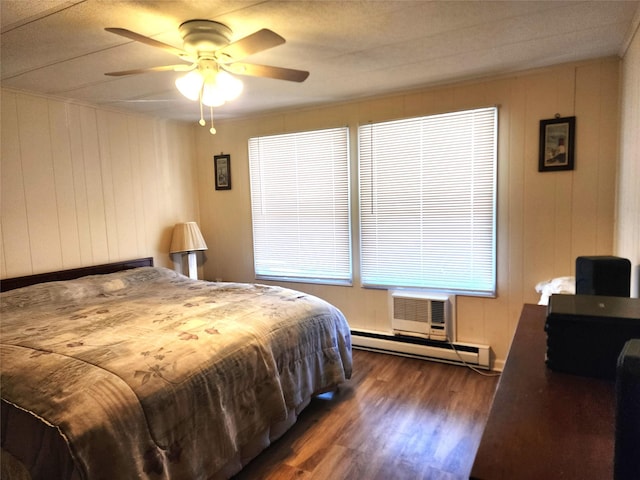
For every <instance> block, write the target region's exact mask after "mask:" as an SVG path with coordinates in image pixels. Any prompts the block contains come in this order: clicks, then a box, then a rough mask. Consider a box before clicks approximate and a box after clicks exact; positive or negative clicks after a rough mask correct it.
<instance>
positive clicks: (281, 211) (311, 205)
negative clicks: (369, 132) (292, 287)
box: [249, 127, 351, 283]
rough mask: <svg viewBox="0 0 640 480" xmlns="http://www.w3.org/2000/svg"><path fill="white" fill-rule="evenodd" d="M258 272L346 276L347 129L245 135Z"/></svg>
mask: <svg viewBox="0 0 640 480" xmlns="http://www.w3.org/2000/svg"><path fill="white" fill-rule="evenodd" d="M249 164H250V175H251V211H252V215H253V249H254V265H255V272H256V277H257V278H278V279H290V280H294V281H314V282H326V283H350V282H351V233H350V219H349V211H350V209H349V136H348V129H347V128H346V127H344V128H335V129H327V130H318V131H311V132H302V133H291V134H285V135H274V136H268V137H256V138H251V139H249Z"/></svg>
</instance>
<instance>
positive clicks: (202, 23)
mask: <svg viewBox="0 0 640 480" xmlns="http://www.w3.org/2000/svg"><path fill="white" fill-rule="evenodd" d="M179 31H180V35H181V36H182V39H183V40H184V49H185V50H186V51H187V52H189V53H193V54H196V55H197V54H198V53H200V52H207V53H208V52H215V51H216V50H218V49H219V48H222V47H224V46H225V45H228V44H229V43H230V42H231V35H232V32H231V29H230V28H229V27H227V26H226V25H223V24H222V23H218V22H214V21H213V20H189V21H187V22H184V23H183V24H181V25H180V27H179Z"/></svg>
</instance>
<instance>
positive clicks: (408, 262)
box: [358, 107, 497, 295]
mask: <svg viewBox="0 0 640 480" xmlns="http://www.w3.org/2000/svg"><path fill="white" fill-rule="evenodd" d="M358 136H359V156H360V157H359V159H360V228H361V238H360V243H361V256H362V258H361V274H362V282H363V284H364V285H368V286H400V287H427V288H433V289H443V290H452V291H459V292H465V293H469V294H477V295H493V294H495V276H496V274H495V271H496V267H495V263H496V262H495V223H496V216H495V211H496V142H497V109H496V108H494V107H492V108H483V109H478V110H469V111H463V112H455V113H448V114H443V115H433V116H428V117H421V118H413V119H406V120H400V121H392V122H384V123H375V124H369V125H363V126H361V127H360V128H359V131H358Z"/></svg>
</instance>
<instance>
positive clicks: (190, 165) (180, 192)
mask: <svg viewBox="0 0 640 480" xmlns="http://www.w3.org/2000/svg"><path fill="white" fill-rule="evenodd" d="M0 166H1V170H0V175H1V188H2V191H1V197H0V202H1V203H0V208H1V215H2V216H1V222H0V226H1V232H0V238H1V241H0V260H1V267H0V278H8V277H13V276H20V275H28V274H32V273H40V272H46V271H51V270H59V269H63V268H74V267H79V266H86V265H94V264H100V263H107V262H111V261H117V260H127V259H130V258H137V257H144V256H153V257H154V258H155V261H156V264H157V265H163V266H171V265H172V262H171V259H170V257H169V254H168V251H169V243H170V241H171V231H172V227H173V225H174V224H175V223H177V222H180V221H187V220H197V219H198V203H197V192H196V185H197V182H196V178H195V170H196V163H195V139H194V131H193V128H192V126H191V125H188V124H181V123H178V122H170V121H163V120H158V119H153V118H151V117H144V116H136V115H128V114H124V113H120V112H115V111H110V110H106V109H100V108H96V107H91V106H85V105H79V104H72V103H66V102H62V101H59V100H56V99H52V98H46V97H40V96H34V95H29V94H24V93H20V92H14V91H11V90H7V89H3V90H2V160H1V164H0Z"/></svg>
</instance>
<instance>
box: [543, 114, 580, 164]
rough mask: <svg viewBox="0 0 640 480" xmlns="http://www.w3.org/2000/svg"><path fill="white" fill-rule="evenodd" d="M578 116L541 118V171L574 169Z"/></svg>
mask: <svg viewBox="0 0 640 480" xmlns="http://www.w3.org/2000/svg"><path fill="white" fill-rule="evenodd" d="M575 132H576V117H565V118H560V117H556V118H552V119H549V120H540V158H539V160H538V171H539V172H553V171H557V170H573V166H574V156H573V154H574V152H573V150H574V145H575Z"/></svg>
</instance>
